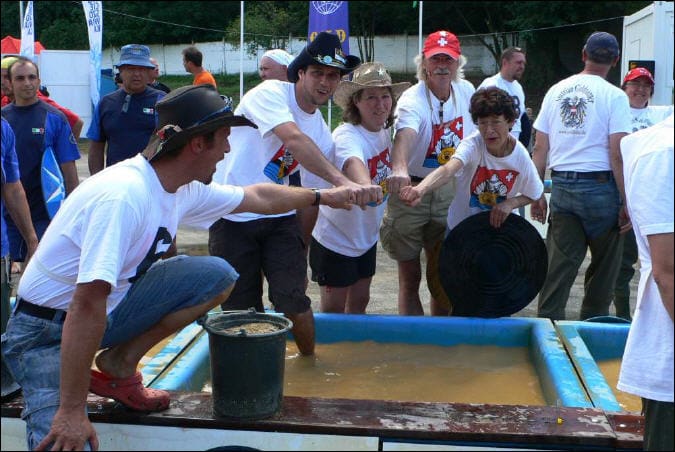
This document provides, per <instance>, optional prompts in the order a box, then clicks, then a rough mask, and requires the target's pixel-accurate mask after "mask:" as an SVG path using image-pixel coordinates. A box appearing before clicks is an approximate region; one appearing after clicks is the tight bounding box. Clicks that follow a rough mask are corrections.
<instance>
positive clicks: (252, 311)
mask: <svg viewBox="0 0 675 452" xmlns="http://www.w3.org/2000/svg"><path fill="white" fill-rule="evenodd" d="M256 312H257V311H256V310H255V308H248V309H240V310H234V311H220V312H207V313H206V314H204V315H203V316H201V317H199V318H197V320H196V322H197V325H199V326H201V327H203V326H204V324H205V323H206V319H208V318H209V316H214V315H220V314H255V313H256Z"/></svg>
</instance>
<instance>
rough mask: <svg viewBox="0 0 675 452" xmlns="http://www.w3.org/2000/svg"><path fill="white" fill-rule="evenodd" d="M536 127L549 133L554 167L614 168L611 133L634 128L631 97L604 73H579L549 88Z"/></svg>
mask: <svg viewBox="0 0 675 452" xmlns="http://www.w3.org/2000/svg"><path fill="white" fill-rule="evenodd" d="M533 127H534V128H535V129H536V130H538V131H540V132H542V133H545V134H547V135H548V139H549V144H550V150H549V153H548V158H549V168H550V169H552V170H556V171H581V172H587V171H610V170H611V168H612V167H611V165H610V157H609V135H611V134H614V133H621V132H623V133H630V132H631V130H632V129H631V125H630V107H629V103H628V96H626V93H624V92H623V91H621V90H620V89H619V88H617V87H616V86H614V85H612V84H611V83H609V82H607V81H606V80H605V79H603V78H602V77H600V76H597V75H588V74H576V75H573V76H571V77H568V78H566V79H565V80H562V81H560V82H558V83H556V84H555V85H553V86H552V87H551V88H550V89H549V90H548V92H547V93H546V96H545V97H544V101H543V103H542V106H541V111H540V112H539V115H538V116H537V119H536V120H535V121H534V126H533Z"/></svg>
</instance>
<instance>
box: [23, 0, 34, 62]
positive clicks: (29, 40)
mask: <svg viewBox="0 0 675 452" xmlns="http://www.w3.org/2000/svg"><path fill="white" fill-rule="evenodd" d="M26 3H27V5H26V12H25V13H24V15H23V20H22V21H21V52H20V54H21V56H24V57H26V58H30V59H31V61H35V23H34V22H33V2H26Z"/></svg>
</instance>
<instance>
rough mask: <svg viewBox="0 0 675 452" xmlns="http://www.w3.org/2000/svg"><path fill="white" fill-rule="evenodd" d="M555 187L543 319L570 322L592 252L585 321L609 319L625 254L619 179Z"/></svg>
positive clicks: (560, 180)
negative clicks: (576, 287) (575, 289)
mask: <svg viewBox="0 0 675 452" xmlns="http://www.w3.org/2000/svg"><path fill="white" fill-rule="evenodd" d="M552 181H553V187H552V190H551V202H550V216H549V225H548V232H547V236H546V249H547V251H548V274H547V276H546V281H545V282H544V286H543V287H542V289H541V291H540V293H539V307H538V316H539V317H545V318H550V319H553V320H564V319H565V306H566V305H567V299H568V298H569V294H570V290H571V288H572V285H573V284H574V280H575V279H576V277H577V273H578V271H579V267H580V266H581V263H582V262H583V260H584V258H585V257H586V252H587V251H588V249H589V248H590V251H591V263H590V265H589V267H588V269H587V271H586V275H585V280H584V299H583V301H582V305H581V311H580V320H585V319H587V318H590V317H596V316H605V315H608V314H609V306H610V304H611V301H612V297H613V294H614V283H615V281H616V277H617V274H618V272H619V265H620V263H621V253H622V250H623V236H622V235H620V234H619V228H618V218H619V210H620V208H621V198H620V195H619V190H618V189H617V187H616V183H615V181H614V178H613V177H612V176H611V173H610V175H609V176H598V177H597V178H595V179H576V178H566V177H556V176H552Z"/></svg>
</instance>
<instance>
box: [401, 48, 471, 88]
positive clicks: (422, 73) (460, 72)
mask: <svg viewBox="0 0 675 452" xmlns="http://www.w3.org/2000/svg"><path fill="white" fill-rule="evenodd" d="M414 61H415V65H416V66H417V73H416V74H415V76H416V77H417V80H422V81H425V80H426V79H427V71H426V69H424V65H423V64H422V63H423V62H424V54H423V53H420V54H418V55H417V56H416V57H415V60H414ZM466 62H467V59H466V57H465V56H464V55H460V56H459V67H458V68H457V75H455V81H456V82H457V81H459V80H460V79H463V78H464V66H466Z"/></svg>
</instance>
